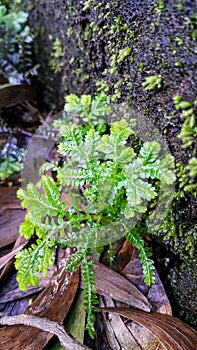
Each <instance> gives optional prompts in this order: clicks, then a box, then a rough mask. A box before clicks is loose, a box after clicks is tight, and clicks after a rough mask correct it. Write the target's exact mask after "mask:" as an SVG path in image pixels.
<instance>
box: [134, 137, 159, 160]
mask: <svg viewBox="0 0 197 350" xmlns="http://www.w3.org/2000/svg"><path fill="white" fill-rule="evenodd" d="M160 148H161V147H160V144H159V143H158V142H157V141H152V142H145V143H144V144H143V146H142V147H141V149H140V152H139V156H138V157H139V158H140V159H141V160H142V165H146V164H147V163H153V162H154V161H155V160H156V159H157V156H158V154H159V151H160Z"/></svg>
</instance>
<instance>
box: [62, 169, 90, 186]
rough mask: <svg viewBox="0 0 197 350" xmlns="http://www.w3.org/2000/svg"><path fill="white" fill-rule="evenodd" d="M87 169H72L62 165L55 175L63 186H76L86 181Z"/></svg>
mask: <svg viewBox="0 0 197 350" xmlns="http://www.w3.org/2000/svg"><path fill="white" fill-rule="evenodd" d="M86 176H87V171H86V170H85V169H83V168H78V169H73V168H67V167H65V168H64V167H63V168H62V169H61V170H60V171H59V172H58V175H57V179H58V181H59V183H60V184H61V185H63V186H72V187H75V188H77V187H78V186H80V185H81V186H82V185H83V184H84V183H85V181H86Z"/></svg>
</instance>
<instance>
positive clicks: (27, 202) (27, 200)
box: [17, 182, 59, 217]
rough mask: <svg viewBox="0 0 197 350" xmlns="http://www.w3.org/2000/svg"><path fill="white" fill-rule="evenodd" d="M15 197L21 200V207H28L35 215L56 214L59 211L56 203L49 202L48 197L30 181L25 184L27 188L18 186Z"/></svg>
mask: <svg viewBox="0 0 197 350" xmlns="http://www.w3.org/2000/svg"><path fill="white" fill-rule="evenodd" d="M17 197H18V198H19V199H20V200H21V205H22V207H23V208H29V209H30V210H31V208H32V211H33V210H34V211H35V213H36V216H39V217H42V216H44V217H45V216H46V215H48V216H56V215H58V212H59V205H58V204H56V203H50V202H49V200H48V198H47V197H45V196H44V195H42V194H41V193H40V192H39V191H38V190H37V188H36V187H35V186H34V185H33V184H32V183H31V182H30V183H29V184H28V185H27V189H26V190H23V189H22V188H20V189H19V190H18V191H17Z"/></svg>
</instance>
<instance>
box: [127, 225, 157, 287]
mask: <svg viewBox="0 0 197 350" xmlns="http://www.w3.org/2000/svg"><path fill="white" fill-rule="evenodd" d="M126 238H127V239H128V241H129V242H130V243H131V244H132V245H133V246H134V247H136V248H137V249H138V252H139V257H140V260H141V263H142V269H143V273H144V282H145V283H146V284H147V285H148V286H150V285H151V284H152V283H154V282H155V268H154V262H153V260H151V259H150V257H151V256H152V253H151V252H150V251H149V249H148V248H147V247H144V240H143V238H142V237H141V236H140V234H139V233H138V232H137V230H136V229H133V230H130V231H129V232H127V234H126Z"/></svg>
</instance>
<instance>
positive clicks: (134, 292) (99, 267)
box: [94, 262, 150, 311]
mask: <svg viewBox="0 0 197 350" xmlns="http://www.w3.org/2000/svg"><path fill="white" fill-rule="evenodd" d="M94 273H95V278H96V291H97V293H98V294H102V295H104V296H110V297H111V298H113V299H116V300H119V301H122V302H124V303H126V304H129V305H132V306H134V307H136V308H138V309H141V310H146V311H150V304H149V302H148V300H147V299H146V297H145V296H144V295H143V294H142V293H141V292H140V291H139V290H138V289H137V288H136V287H135V286H134V285H133V284H132V283H130V282H129V281H127V279H126V278H124V277H123V276H121V275H120V274H119V273H117V272H115V271H113V270H112V269H110V268H109V267H107V266H105V265H103V264H101V263H99V262H94Z"/></svg>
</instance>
